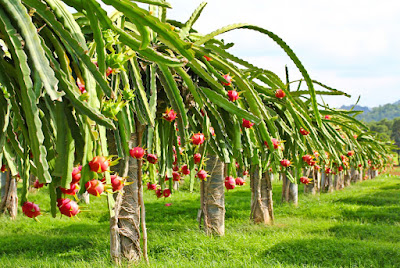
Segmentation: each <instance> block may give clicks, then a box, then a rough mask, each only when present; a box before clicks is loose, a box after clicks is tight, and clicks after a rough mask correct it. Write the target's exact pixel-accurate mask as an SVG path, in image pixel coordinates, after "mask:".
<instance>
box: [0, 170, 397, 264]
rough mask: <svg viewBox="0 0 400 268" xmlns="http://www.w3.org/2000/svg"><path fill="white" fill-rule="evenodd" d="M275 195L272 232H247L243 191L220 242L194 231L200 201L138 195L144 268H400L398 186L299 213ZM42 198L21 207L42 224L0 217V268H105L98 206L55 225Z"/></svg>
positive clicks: (312, 201) (104, 228)
mask: <svg viewBox="0 0 400 268" xmlns="http://www.w3.org/2000/svg"><path fill="white" fill-rule="evenodd" d="M280 190H281V184H280V183H279V182H274V201H275V203H274V208H275V225H274V226H262V225H254V224H251V223H250V221H249V213H250V210H249V208H250V190H249V186H244V187H241V188H237V189H235V190H232V191H229V192H228V193H226V235H225V237H206V236H205V235H204V233H203V232H201V231H199V230H198V223H197V222H196V216H197V210H198V207H199V194H198V193H194V194H190V193H188V192H184V191H181V192H179V193H176V194H174V195H173V197H172V198H169V199H167V200H163V199H159V200H157V198H156V197H155V196H154V193H153V192H146V194H145V200H146V212H147V227H148V236H149V237H148V239H149V241H148V244H149V257H150V266H151V267H193V268H195V267H196V268H197V267H400V178H399V177H394V176H392V177H389V176H386V177H385V176H380V177H378V178H376V179H374V180H370V181H364V182H362V183H358V184H355V185H352V186H351V187H348V188H346V189H344V190H342V191H338V192H334V193H331V194H321V195H320V196H304V195H303V194H300V196H299V207H297V208H295V207H293V206H290V205H287V204H282V203H281V202H280ZM46 191H47V190H46V189H41V191H39V192H38V193H33V194H31V195H30V197H29V200H30V201H34V202H35V203H38V204H40V206H41V209H42V211H43V212H44V213H46V212H47V215H44V216H43V217H39V219H40V223H38V222H35V221H34V220H32V219H29V218H27V217H24V216H21V214H20V216H19V217H18V219H17V220H16V221H10V220H9V219H8V218H7V217H6V216H1V217H0V267H112V264H111V262H110V257H109V233H108V217H107V207H106V198H105V197H101V198H94V197H93V198H91V201H92V202H91V204H90V205H86V206H84V205H82V207H81V210H85V211H84V212H82V213H81V214H79V220H78V219H70V218H67V217H62V218H60V217H57V218H56V219H53V218H51V216H50V215H49V205H48V196H47V193H46ZM300 192H301V193H302V187H300ZM165 203H172V205H171V206H170V207H166V206H165ZM141 266H142V267H145V265H144V264H141Z"/></svg>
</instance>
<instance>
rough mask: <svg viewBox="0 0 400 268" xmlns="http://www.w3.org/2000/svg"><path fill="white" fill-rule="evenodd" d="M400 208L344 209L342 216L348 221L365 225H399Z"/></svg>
mask: <svg viewBox="0 0 400 268" xmlns="http://www.w3.org/2000/svg"><path fill="white" fill-rule="evenodd" d="M399 211H400V209H399V208H398V207H388V208H385V207H363V208H359V209H357V210H351V209H344V210H343V211H342V216H343V218H344V219H346V220H353V221H360V222H363V223H366V222H369V223H398V222H400V214H399Z"/></svg>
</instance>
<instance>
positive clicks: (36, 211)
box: [22, 201, 40, 218]
mask: <svg viewBox="0 0 400 268" xmlns="http://www.w3.org/2000/svg"><path fill="white" fill-rule="evenodd" d="M22 212H23V213H24V214H25V216H27V217H29V218H36V217H37V216H39V215H40V208H39V206H38V205H37V204H35V203H33V202H28V201H27V202H25V203H24V204H23V205H22Z"/></svg>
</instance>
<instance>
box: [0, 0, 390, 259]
mask: <svg viewBox="0 0 400 268" xmlns="http://www.w3.org/2000/svg"><path fill="white" fill-rule="evenodd" d="M102 2H103V3H104V4H106V5H111V6H113V7H114V8H115V11H114V12H113V13H111V15H110V16H108V15H107V13H106V12H105V10H103V8H102V7H101V6H100V4H99V3H98V2H97V1H95V0H88V1H85V4H83V3H82V2H81V1H76V0H64V1H61V0H43V1H36V0H15V1H8V0H0V7H1V9H0V39H1V40H0V41H1V42H0V43H1V44H2V46H1V48H2V50H1V55H2V57H1V58H0V87H1V89H2V90H1V91H0V113H1V115H0V127H1V128H2V130H3V135H1V137H0V161H1V162H0V165H1V168H2V170H1V171H2V172H5V171H6V172H7V173H3V174H4V175H2V185H1V189H2V191H3V192H2V201H1V203H0V211H4V210H6V209H7V210H8V211H9V212H10V214H11V217H15V216H16V203H17V194H16V190H17V182H18V181H22V187H21V193H20V196H21V198H20V201H19V203H20V205H21V206H22V210H23V213H24V214H25V215H26V216H28V217H31V218H35V219H36V217H37V216H39V215H40V214H41V212H40V204H35V203H33V202H30V201H29V196H28V194H29V191H28V189H29V185H30V184H32V185H33V187H35V188H41V187H43V186H44V185H45V184H46V185H47V189H48V193H49V196H50V202H51V204H50V205H51V215H52V216H53V217H56V215H57V214H58V213H61V214H63V215H65V216H68V217H74V216H76V215H77V214H78V213H80V209H79V204H78V203H79V202H84V201H86V202H87V201H88V195H89V194H90V195H94V196H96V197H99V196H100V195H105V196H106V197H107V202H108V208H109V213H110V234H111V247H110V252H111V256H112V259H113V260H114V261H115V262H116V263H120V262H121V261H122V260H124V259H127V260H128V261H136V260H139V259H140V258H141V255H142V253H143V256H144V259H145V260H147V234H146V224H145V207H144V201H143V187H144V185H147V188H148V189H149V190H154V191H155V194H156V195H157V197H164V198H168V197H169V196H170V195H171V194H174V191H176V190H177V189H178V188H179V187H178V186H179V181H180V180H181V178H182V177H184V178H185V180H187V181H188V182H189V190H190V191H194V185H195V181H196V180H200V193H201V204H199V207H200V210H199V214H198V218H199V221H200V223H201V226H202V228H203V229H204V231H205V232H206V233H207V234H210V235H211V234H217V235H223V234H224V232H225V230H224V226H225V225H224V216H225V206H224V186H225V188H226V189H227V190H231V189H234V188H235V187H236V185H243V183H244V182H245V180H250V184H251V190H252V205H251V208H250V209H251V213H250V214H251V218H252V219H253V220H254V222H255V223H258V222H262V223H272V221H273V204H272V186H271V185H272V184H271V179H272V178H271V177H272V176H273V175H272V174H280V175H279V176H281V178H282V180H283V183H284V184H283V185H284V186H283V192H282V198H283V200H285V201H288V202H294V203H297V192H298V188H297V185H298V183H304V184H306V185H307V187H306V191H309V192H312V193H316V192H318V191H325V190H327V191H331V190H332V189H333V188H336V189H340V188H342V187H344V185H348V184H349V183H350V181H352V180H353V181H358V180H361V179H362V178H364V177H368V176H370V177H374V176H376V174H377V172H378V171H384V170H385V169H386V168H387V167H390V165H391V164H392V160H391V158H390V154H391V152H392V149H393V148H394V146H393V145H392V144H389V143H386V142H382V141H379V140H375V139H374V138H373V136H372V135H371V133H370V132H369V130H368V127H367V126H365V125H364V124H363V123H362V122H360V121H358V120H357V119H355V117H354V116H350V114H354V111H351V112H349V111H344V110H335V109H331V108H329V107H328V106H326V105H325V104H321V103H318V102H317V100H316V99H317V96H322V95H345V96H348V95H347V94H346V93H345V92H342V91H339V90H336V89H333V88H330V87H328V86H326V85H324V84H322V83H320V82H317V81H315V80H312V79H311V78H310V76H309V75H308V73H307V71H306V69H305V68H304V66H303V65H302V63H301V62H300V60H299V59H298V58H297V56H296V55H295V53H294V52H293V51H292V50H291V49H290V47H289V46H288V45H287V44H286V43H285V42H284V41H283V40H281V39H280V38H279V37H278V36H277V35H275V34H274V33H272V32H270V31H268V30H266V29H263V28H260V27H257V26H253V25H249V24H234V25H230V26H227V27H224V28H221V29H218V30H216V31H214V32H212V33H210V34H207V35H202V34H200V33H198V32H197V31H196V30H195V29H194V28H193V25H194V23H195V22H196V20H197V19H198V18H199V16H200V14H201V12H202V10H203V9H204V7H205V5H206V4H205V3H203V4H201V5H200V6H199V7H198V8H197V9H196V10H195V11H194V13H193V14H192V15H191V16H190V18H189V19H188V21H186V22H185V23H182V22H178V21H172V20H168V19H167V16H166V15H167V10H168V9H169V8H171V7H170V5H169V4H168V3H167V2H165V1H163V0H146V1H144V0H143V1H134V2H142V3H146V4H148V10H145V9H143V8H140V7H139V6H138V5H137V4H136V3H134V2H131V1H126V0H122V1H121V0H102ZM65 4H67V5H69V6H71V7H73V8H74V9H75V10H76V11H77V13H75V14H71V13H70V12H69V11H68V9H67V8H66V6H65ZM236 29H248V30H253V31H257V32H258V33H260V34H263V35H266V37H269V38H271V39H272V40H274V41H275V42H276V43H277V45H279V46H280V47H281V48H282V49H283V50H284V51H285V52H286V54H287V55H288V56H289V57H290V58H291V60H292V61H293V62H294V63H295V65H296V66H297V68H298V70H299V71H300V73H301V74H302V76H303V79H301V80H298V81H290V80H289V76H288V70H286V71H287V72H286V73H287V76H286V77H285V79H284V80H285V82H284V81H283V80H282V79H281V78H280V77H278V76H277V75H276V74H274V73H273V72H271V71H269V70H265V69H261V68H258V67H256V66H254V65H252V64H251V63H249V62H247V61H244V60H242V59H240V58H238V57H236V56H235V55H232V54H231V53H230V52H229V51H228V50H229V48H230V47H232V46H233V44H232V43H225V42H224V41H222V40H219V39H217V38H216V37H217V36H218V35H219V34H222V33H225V32H227V31H231V30H236ZM304 84H305V85H304ZM315 85H317V86H318V87H319V88H320V90H316V89H315V88H314V86H315ZM294 88H295V89H294ZM5 174H7V175H5ZM30 178H37V179H30ZM30 181H31V182H30ZM79 199H81V200H79ZM140 237H142V238H143V246H141V242H140Z"/></svg>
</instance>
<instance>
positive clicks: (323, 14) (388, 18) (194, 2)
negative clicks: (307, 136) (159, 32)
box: [108, 0, 400, 106]
mask: <svg viewBox="0 0 400 268" xmlns="http://www.w3.org/2000/svg"><path fill="white" fill-rule="evenodd" d="M169 2H170V3H171V5H172V7H173V9H170V10H168V18H170V19H176V20H179V21H182V22H185V21H186V20H187V19H188V18H189V17H190V15H191V13H192V12H193V10H194V9H195V8H196V7H197V6H198V5H199V4H200V3H201V2H202V0H191V1H187V0H169ZM108 10H110V9H109V8H108ZM399 14H400V1H398V0H385V1H378V0H352V1H348V0H336V1H326V0H325V1H324V0H302V1H294V0H280V1H272V0H250V1H247V2H245V3H244V2H243V1H241V0H210V1H208V5H207V6H206V8H205V9H204V10H203V14H202V15H201V16H200V18H199V20H198V21H197V22H196V24H195V28H196V29H197V30H199V31H200V32H201V33H209V32H211V31H214V30H216V29H218V28H220V27H223V26H226V25H229V24H232V23H237V22H247V23H251V24H255V25H258V26H260V27H263V28H266V29H268V30H270V31H272V32H274V33H276V34H277V35H278V36H280V37H281V38H282V39H283V40H285V41H286V42H287V43H288V45H289V46H290V47H291V48H292V49H293V50H294V51H295V53H296V54H297V56H298V57H299V58H300V60H301V61H302V62H303V64H304V66H305V67H306V69H307V70H308V72H309V74H310V75H311V77H312V78H313V79H316V80H320V81H321V82H323V83H326V84H328V85H331V86H332V87H335V88H338V89H345V90H346V92H349V93H350V94H352V95H354V97H353V98H352V99H347V98H341V97H329V98H326V99H327V100H328V102H329V104H330V105H332V106H340V105H342V104H351V103H353V102H354V101H355V100H356V99H357V97H358V95H362V97H361V101H360V104H362V105H369V106H377V105H380V104H385V103H388V102H394V101H396V100H398V99H400V94H398V93H397V91H398V89H399V88H400V78H398V77H400V50H399V49H398V48H399V47H400V35H399V34H398V25H400V16H399ZM220 37H221V38H223V39H225V40H226V41H230V42H234V43H235V44H236V45H235V46H234V47H233V48H232V49H231V52H232V53H234V54H235V55H238V56H239V57H242V58H246V59H248V60H250V61H252V62H254V63H255V64H257V65H259V66H262V67H264V68H267V69H270V70H272V71H274V72H276V73H277V74H279V75H280V76H281V77H282V78H283V75H284V66H285V65H288V66H289V68H290V76H291V79H296V78H299V77H300V74H299V73H298V72H296V67H295V66H294V65H293V64H292V63H291V61H290V59H289V58H288V57H287V56H286V55H285V54H284V52H283V51H282V49H281V48H279V47H278V46H277V45H276V44H275V43H274V42H273V41H271V40H269V39H268V38H267V37H266V36H263V35H261V34H258V33H254V32H251V31H248V30H238V31H233V32H229V33H226V34H223V35H221V36H220ZM396 93H397V94H396Z"/></svg>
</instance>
